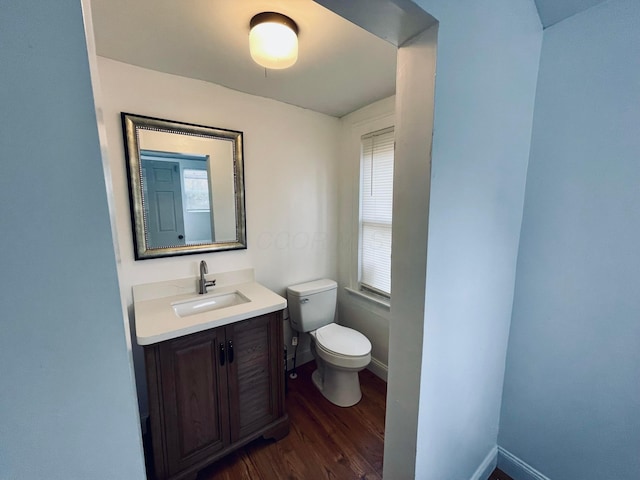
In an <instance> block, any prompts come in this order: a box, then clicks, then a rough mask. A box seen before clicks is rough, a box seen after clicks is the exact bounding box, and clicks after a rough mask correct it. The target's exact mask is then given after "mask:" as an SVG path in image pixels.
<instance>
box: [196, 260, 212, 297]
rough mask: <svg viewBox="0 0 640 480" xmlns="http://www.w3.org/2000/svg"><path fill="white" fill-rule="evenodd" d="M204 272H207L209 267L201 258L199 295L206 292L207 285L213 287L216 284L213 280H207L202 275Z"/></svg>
mask: <svg viewBox="0 0 640 480" xmlns="http://www.w3.org/2000/svg"><path fill="white" fill-rule="evenodd" d="M205 273H209V269H208V268H207V262H205V261H204V260H201V261H200V282H199V288H198V293H199V294H200V295H204V294H205V293H207V288H208V287H214V286H215V285H216V281H215V280H209V281H207V279H206V278H205V276H204V275H205Z"/></svg>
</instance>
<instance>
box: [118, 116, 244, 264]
mask: <svg viewBox="0 0 640 480" xmlns="http://www.w3.org/2000/svg"><path fill="white" fill-rule="evenodd" d="M121 118H122V129H123V134H124V147H125V158H126V163H127V177H128V181H129V202H130V209H131V222H132V228H133V241H134V252H135V259H136V260H145V259H150V258H160V257H171V256H176V255H190V254H198V253H208V252H219V251H225V250H237V249H246V248H247V239H246V215H245V198H244V159H243V138H242V132H240V131H235V130H226V129H222V128H214V127H207V126H203V125H195V124H190V123H183V122H176V121H171V120H163V119H159V118H153V117H146V116H142V115H135V114H130V113H125V112H122V114H121ZM142 130H149V131H154V132H162V133H166V134H168V135H187V136H193V137H200V138H205V139H212V140H221V141H225V142H231V143H232V152H233V159H232V161H233V191H234V207H235V231H236V235H235V239H233V240H231V241H228V240H225V241H221V242H216V241H212V242H209V243H206V242H203V243H194V244H186V245H178V244H176V245H166V246H164V245H162V246H159V247H158V246H153V245H151V244H150V242H149V235H148V229H147V225H148V221H147V218H146V214H145V211H146V210H147V209H146V207H147V205H146V199H145V198H144V192H145V185H144V184H143V182H144V180H143V172H142V160H141V153H140V152H141V148H140V132H141V131H142ZM178 150H179V149H177V148H176V150H175V151H176V152H177V151H178ZM182 153H187V152H182ZM209 180H210V179H209ZM209 188H212V187H211V182H209ZM211 208H213V207H211Z"/></svg>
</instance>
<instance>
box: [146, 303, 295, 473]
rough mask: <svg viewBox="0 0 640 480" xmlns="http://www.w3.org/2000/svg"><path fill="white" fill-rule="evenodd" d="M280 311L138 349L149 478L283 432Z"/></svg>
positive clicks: (193, 468) (195, 466) (193, 467)
mask: <svg viewBox="0 0 640 480" xmlns="http://www.w3.org/2000/svg"><path fill="white" fill-rule="evenodd" d="M283 350H284V346H283V338H282V312H274V313H270V314H267V315H262V316H258V317H255V318H251V319H248V320H243V321H240V322H237V323H234V324H231V325H227V326H224V327H218V328H214V329H211V330H206V331H204V332H199V333H194V334H192V335H188V336H184V337H180V338H176V339H173V340H167V341H165V342H161V343H158V344H155V345H149V346H147V347H145V361H146V370H147V383H148V389H149V416H150V425H151V441H152V446H153V459H154V461H153V465H154V468H155V477H156V478H157V479H159V480H164V479H172V480H174V479H188V478H195V477H196V475H197V473H198V471H199V470H200V469H202V468H203V467H205V466H206V465H208V464H210V463H212V462H214V461H215V460H217V459H218V458H220V457H223V456H224V455H226V454H228V453H230V452H232V451H233V450H235V449H237V448H239V447H241V446H243V445H245V444H246V443H248V442H250V441H251V440H253V439H255V438H258V437H261V436H263V437H265V438H275V439H279V438H282V437H284V436H285V435H286V434H287V433H288V431H289V419H288V417H287V414H286V413H285V408H284V365H283V361H284V360H283Z"/></svg>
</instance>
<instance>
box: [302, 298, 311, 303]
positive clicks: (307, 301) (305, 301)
mask: <svg viewBox="0 0 640 480" xmlns="http://www.w3.org/2000/svg"><path fill="white" fill-rule="evenodd" d="M300 303H309V299H308V298H301V299H300Z"/></svg>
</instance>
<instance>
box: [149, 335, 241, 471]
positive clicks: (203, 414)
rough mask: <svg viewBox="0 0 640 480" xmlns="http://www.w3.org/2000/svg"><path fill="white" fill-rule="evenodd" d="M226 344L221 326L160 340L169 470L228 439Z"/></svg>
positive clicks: (200, 457)
mask: <svg viewBox="0 0 640 480" xmlns="http://www.w3.org/2000/svg"><path fill="white" fill-rule="evenodd" d="M224 345H225V331H224V328H217V329H213V330H209V331H207V332H203V333H198V334H194V335H189V336H187V337H182V338H178V339H175V340H170V341H167V342H163V343H162V344H160V347H159V359H160V364H161V381H162V398H163V403H164V406H163V407H164V408H163V410H164V415H163V417H164V422H165V428H164V432H165V435H166V436H165V442H166V443H165V444H166V467H167V473H168V475H169V476H171V475H173V474H174V473H176V472H180V471H182V470H184V469H186V468H188V467H189V466H191V465H194V464H197V463H198V462H200V461H201V460H204V459H206V458H207V457H210V456H211V455H212V454H214V453H215V452H218V451H220V450H222V449H223V448H225V447H226V446H227V445H229V443H230V432H229V421H228V415H227V412H228V411H229V404H228V394H227V366H226V365H223V363H226V362H225V359H224V356H223V357H222V358H221V354H223V355H224V354H225V353H226V352H223V351H222V348H223V347H224Z"/></svg>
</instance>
